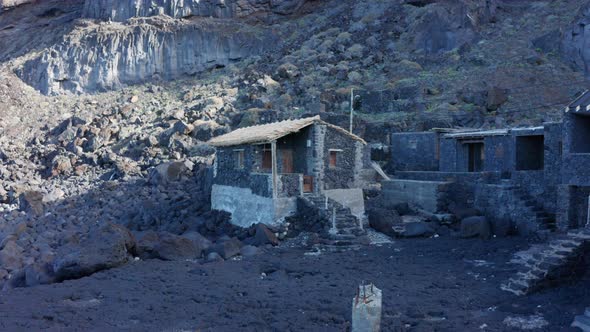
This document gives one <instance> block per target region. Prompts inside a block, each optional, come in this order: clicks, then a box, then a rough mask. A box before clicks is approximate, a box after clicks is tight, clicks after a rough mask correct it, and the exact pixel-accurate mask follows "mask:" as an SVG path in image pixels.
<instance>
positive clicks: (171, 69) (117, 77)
mask: <svg viewBox="0 0 590 332" xmlns="http://www.w3.org/2000/svg"><path fill="white" fill-rule="evenodd" d="M273 39H274V37H273V35H272V33H270V32H269V31H260V30H259V29H258V28H254V27H247V26H245V25H241V24H239V23H234V22H228V21H223V22H219V21H209V20H199V21H195V22H188V23H187V22H179V21H176V20H173V19H169V18H166V17H153V18H148V19H134V20H131V22H130V24H129V25H121V24H118V23H114V24H101V25H99V26H97V27H94V26H92V27H90V28H82V29H79V30H77V31H75V32H74V33H72V34H70V35H69V36H68V37H67V39H65V40H64V41H63V42H62V43H60V44H58V45H56V46H53V47H51V48H50V49H48V50H45V51H44V52H43V53H42V54H41V55H40V56H39V57H37V58H36V59H33V60H30V61H28V62H26V63H25V64H24V66H23V67H22V68H20V69H19V70H17V74H18V75H19V76H20V77H21V78H22V79H23V80H24V81H25V82H27V83H28V84H29V85H31V86H33V87H35V88H36V89H38V90H39V91H41V92H42V93H44V94H60V93H63V92H73V93H85V92H96V91H106V90H111V89H119V88H122V87H124V86H126V85H131V84H137V83H141V82H145V81H147V80H154V79H156V80H157V79H165V80H170V79H175V78H178V77H181V76H183V75H194V74H196V73H198V72H201V71H203V70H206V69H210V68H214V67H218V66H225V65H227V64H229V63H231V62H232V61H238V60H240V59H243V58H245V57H249V56H254V55H258V54H261V53H263V52H264V51H265V50H267V49H269V48H270V47H272V45H274V44H275V43H273V42H272V41H273Z"/></svg>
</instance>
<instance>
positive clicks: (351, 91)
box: [350, 89, 354, 134]
mask: <svg viewBox="0 0 590 332" xmlns="http://www.w3.org/2000/svg"><path fill="white" fill-rule="evenodd" d="M353 113H354V89H350V133H351V134H352V116H353V115H352V114H353Z"/></svg>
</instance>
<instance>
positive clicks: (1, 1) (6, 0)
mask: <svg viewBox="0 0 590 332" xmlns="http://www.w3.org/2000/svg"><path fill="white" fill-rule="evenodd" d="M33 1H34V0H0V13H1V12H2V11H4V10H8V9H11V8H13V7H16V6H20V5H24V4H26V3H31V2H33Z"/></svg>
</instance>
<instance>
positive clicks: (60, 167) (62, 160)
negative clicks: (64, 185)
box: [51, 155, 73, 176]
mask: <svg viewBox="0 0 590 332" xmlns="http://www.w3.org/2000/svg"><path fill="white" fill-rule="evenodd" d="M72 171H73V168H72V163H71V161H70V158H69V157H67V156H62V155H58V156H55V158H53V160H52V162H51V175H52V176H59V175H68V174H70V173H72Z"/></svg>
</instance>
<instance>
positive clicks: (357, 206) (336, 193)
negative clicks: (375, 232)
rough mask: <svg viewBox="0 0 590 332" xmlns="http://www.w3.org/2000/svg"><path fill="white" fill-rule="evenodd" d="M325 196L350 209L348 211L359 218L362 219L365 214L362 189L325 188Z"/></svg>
mask: <svg viewBox="0 0 590 332" xmlns="http://www.w3.org/2000/svg"><path fill="white" fill-rule="evenodd" d="M324 195H326V197H328V198H330V199H332V200H334V201H336V202H338V203H340V205H342V206H344V207H345V208H349V209H350V213H352V214H353V215H354V216H356V217H357V218H359V219H361V220H362V219H363V217H364V215H365V199H364V196H363V190H362V189H360V188H357V189H333V190H325V191H324Z"/></svg>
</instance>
